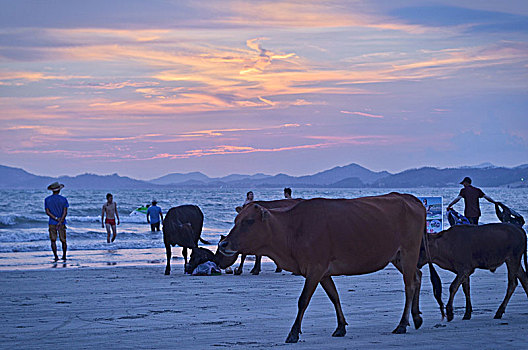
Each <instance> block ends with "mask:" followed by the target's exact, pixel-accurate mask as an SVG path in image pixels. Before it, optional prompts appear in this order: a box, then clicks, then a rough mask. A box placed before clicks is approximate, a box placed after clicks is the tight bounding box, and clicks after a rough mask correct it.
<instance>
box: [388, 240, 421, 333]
mask: <svg viewBox="0 0 528 350" xmlns="http://www.w3.org/2000/svg"><path fill="white" fill-rule="evenodd" d="M418 250H419V249H418V248H417V249H416V254H414V253H410V252H409V251H405V252H403V251H402V252H401V253H400V254H399V255H400V262H401V271H402V274H403V283H404V285H405V306H404V308H403V314H402V317H401V319H400V323H399V324H398V326H397V327H396V328H395V329H394V330H393V331H392V333H394V334H403V333H406V332H407V326H408V325H409V314H410V312H411V308H412V306H413V300H414V297H415V293H414V292H415V290H416V282H417V274H416V271H417V270H418V268H417V267H416V266H417V263H418ZM394 266H396V265H394ZM396 267H397V266H396ZM415 311H416V310H415ZM418 312H419V311H418ZM418 317H419V315H418ZM418 323H420V321H418Z"/></svg>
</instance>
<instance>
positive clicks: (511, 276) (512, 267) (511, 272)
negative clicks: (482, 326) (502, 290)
mask: <svg viewBox="0 0 528 350" xmlns="http://www.w3.org/2000/svg"><path fill="white" fill-rule="evenodd" d="M520 263H521V262H520V261H519V262H516V263H512V262H511V261H506V267H507V268H508V289H507V290H506V296H505V297H504V300H503V301H502V304H501V305H500V306H499V309H498V310H497V312H496V313H495V317H493V318H495V319H499V318H502V315H503V314H504V311H506V306H507V305H508V302H509V301H510V298H511V296H512V294H513V292H514V291H515V288H516V287H517V272H518V271H519V268H518V266H520Z"/></svg>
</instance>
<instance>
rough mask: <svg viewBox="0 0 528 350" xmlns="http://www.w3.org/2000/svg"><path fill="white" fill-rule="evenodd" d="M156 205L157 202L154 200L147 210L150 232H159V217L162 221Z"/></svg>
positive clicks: (161, 215)
mask: <svg viewBox="0 0 528 350" xmlns="http://www.w3.org/2000/svg"><path fill="white" fill-rule="evenodd" d="M156 204H158V202H157V201H156V200H155V199H154V200H153V201H152V205H151V206H150V207H149V208H148V210H147V222H148V223H149V224H150V230H151V231H159V230H160V217H161V221H163V214H162V212H161V208H160V207H158V206H157V205H156Z"/></svg>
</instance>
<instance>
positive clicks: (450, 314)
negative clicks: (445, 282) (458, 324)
mask: <svg viewBox="0 0 528 350" xmlns="http://www.w3.org/2000/svg"><path fill="white" fill-rule="evenodd" d="M468 276H469V274H468V273H463V274H461V273H459V274H457V275H456V277H455V279H454V280H453V282H451V285H450V286H449V300H448V301H447V306H446V315H447V321H448V322H449V321H452V320H453V317H454V314H453V301H454V299H455V294H456V292H457V291H458V288H459V287H460V285H461V284H462V282H463V281H464V280H466V279H467V277H468Z"/></svg>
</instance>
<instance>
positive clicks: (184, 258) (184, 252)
mask: <svg viewBox="0 0 528 350" xmlns="http://www.w3.org/2000/svg"><path fill="white" fill-rule="evenodd" d="M182 254H183V260H184V261H185V263H184V264H183V271H185V270H186V269H187V248H185V247H184V248H183V249H182ZM184 273H185V272H184Z"/></svg>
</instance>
